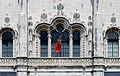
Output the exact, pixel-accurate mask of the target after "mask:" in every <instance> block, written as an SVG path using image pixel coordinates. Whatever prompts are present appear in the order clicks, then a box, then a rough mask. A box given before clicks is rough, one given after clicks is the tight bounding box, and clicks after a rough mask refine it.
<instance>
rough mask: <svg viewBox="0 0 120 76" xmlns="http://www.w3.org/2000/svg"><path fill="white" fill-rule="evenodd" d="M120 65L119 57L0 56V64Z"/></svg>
mask: <svg viewBox="0 0 120 76" xmlns="http://www.w3.org/2000/svg"><path fill="white" fill-rule="evenodd" d="M17 65H25V66H27V65H28V66H83V67H84V66H92V65H102V66H120V58H94V59H93V58H0V66H17Z"/></svg>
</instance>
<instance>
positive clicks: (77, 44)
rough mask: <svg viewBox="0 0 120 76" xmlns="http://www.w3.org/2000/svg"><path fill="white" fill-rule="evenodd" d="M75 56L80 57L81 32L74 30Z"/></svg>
mask: <svg viewBox="0 0 120 76" xmlns="http://www.w3.org/2000/svg"><path fill="white" fill-rule="evenodd" d="M73 57H80V32H79V31H74V32H73Z"/></svg>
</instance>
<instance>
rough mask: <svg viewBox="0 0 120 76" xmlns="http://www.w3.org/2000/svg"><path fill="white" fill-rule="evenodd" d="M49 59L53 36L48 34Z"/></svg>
mask: <svg viewBox="0 0 120 76" xmlns="http://www.w3.org/2000/svg"><path fill="white" fill-rule="evenodd" d="M48 57H51V35H50V33H49V34H48Z"/></svg>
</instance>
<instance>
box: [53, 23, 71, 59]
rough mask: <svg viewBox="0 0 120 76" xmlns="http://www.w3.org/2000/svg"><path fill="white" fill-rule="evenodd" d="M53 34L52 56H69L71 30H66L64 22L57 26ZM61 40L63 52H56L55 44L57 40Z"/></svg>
mask: <svg viewBox="0 0 120 76" xmlns="http://www.w3.org/2000/svg"><path fill="white" fill-rule="evenodd" d="M51 36H52V39H51V40H52V43H51V44H52V52H51V56H52V57H69V32H68V31H64V27H63V26H62V24H59V25H57V26H56V29H55V30H54V31H52V32H51ZM58 39H60V40H61V52H60V53H56V52H55V49H54V48H55V44H56V42H57V40H58Z"/></svg>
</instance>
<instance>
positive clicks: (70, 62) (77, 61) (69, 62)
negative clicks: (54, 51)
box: [28, 58, 91, 66]
mask: <svg viewBox="0 0 120 76" xmlns="http://www.w3.org/2000/svg"><path fill="white" fill-rule="evenodd" d="M28 61H29V66H33V65H36V66H90V65H91V59H87V58H85V59H81V58H68V59H67V58H42V59H29V60H28Z"/></svg>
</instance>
